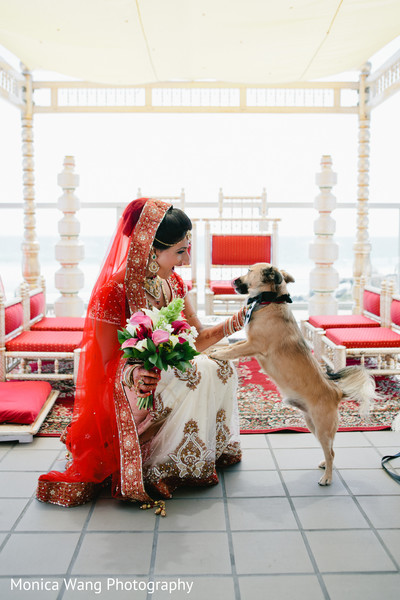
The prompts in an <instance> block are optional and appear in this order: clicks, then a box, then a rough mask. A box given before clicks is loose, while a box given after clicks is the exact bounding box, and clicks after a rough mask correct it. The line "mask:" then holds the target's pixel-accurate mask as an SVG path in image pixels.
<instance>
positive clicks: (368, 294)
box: [301, 284, 390, 357]
mask: <svg viewBox="0 0 400 600" xmlns="http://www.w3.org/2000/svg"><path fill="white" fill-rule="evenodd" d="M361 294H362V314H360V315H311V316H310V317H309V318H308V319H307V320H303V321H301V331H302V334H303V336H304V338H305V340H306V342H307V344H308V346H309V347H310V348H311V349H312V350H313V351H314V352H315V354H316V355H317V357H318V355H319V353H320V348H319V341H320V339H321V338H320V335H319V334H320V333H321V332H322V331H326V330H327V329H338V328H340V329H342V328H349V327H350V328H353V327H380V326H381V325H386V324H388V307H389V306H390V296H389V294H388V292H387V289H386V286H385V284H383V287H382V289H379V288H376V287H372V286H368V287H367V286H365V285H364V287H363V289H362V290H361Z"/></svg>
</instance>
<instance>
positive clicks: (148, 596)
mask: <svg viewBox="0 0 400 600" xmlns="http://www.w3.org/2000/svg"><path fill="white" fill-rule="evenodd" d="M151 510H154V509H151ZM154 517H155V523H154V529H153V544H152V548H151V556H150V568H149V575H148V581H154V572H155V567H156V557H157V546H158V532H159V529H160V519H163V518H164V517H161V516H160V515H154ZM165 518H168V517H165ZM146 600H152V594H151V593H150V589H148V590H147V594H146Z"/></svg>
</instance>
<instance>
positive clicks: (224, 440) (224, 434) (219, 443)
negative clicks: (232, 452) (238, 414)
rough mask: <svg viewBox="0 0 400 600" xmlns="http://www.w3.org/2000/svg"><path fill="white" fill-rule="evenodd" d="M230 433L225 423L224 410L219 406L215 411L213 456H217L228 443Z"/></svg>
mask: <svg viewBox="0 0 400 600" xmlns="http://www.w3.org/2000/svg"><path fill="white" fill-rule="evenodd" d="M230 437H231V433H230V431H229V427H228V425H227V424H226V412H225V410H224V409H223V408H221V409H220V410H219V411H218V412H217V427H216V443H215V458H217V459H218V458H219V457H220V456H221V454H222V452H223V451H224V449H225V448H226V446H227V445H228V443H229V438H230Z"/></svg>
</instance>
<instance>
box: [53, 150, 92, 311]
mask: <svg viewBox="0 0 400 600" xmlns="http://www.w3.org/2000/svg"><path fill="white" fill-rule="evenodd" d="M74 168H75V159H74V157H73V156H66V157H65V158H64V169H63V170H62V172H61V173H60V174H59V175H58V178H57V181H58V185H59V186H60V187H62V189H63V194H62V196H60V198H59V199H58V208H59V209H60V210H61V211H62V212H63V213H64V216H63V218H62V219H61V221H59V223H58V232H59V234H60V237H61V240H60V241H59V242H58V243H57V244H56V247H55V257H56V259H57V260H58V262H60V263H61V268H60V269H58V271H57V272H56V274H55V278H54V279H55V286H56V288H57V289H58V290H59V291H60V293H61V296H60V297H59V298H57V300H56V301H55V303H54V312H55V314H56V316H58V317H80V316H82V315H83V312H84V302H83V300H82V298H80V297H79V296H78V292H79V290H80V289H82V287H83V283H84V277H83V273H82V271H81V269H80V268H79V267H78V263H79V261H81V260H82V259H83V258H84V255H85V251H84V247H83V244H82V242H80V241H79V232H80V223H79V221H78V219H77V218H76V216H75V213H76V211H78V210H79V209H80V202H79V199H78V198H77V197H76V196H75V194H74V191H75V188H76V187H77V186H78V185H79V175H77V174H76V173H74Z"/></svg>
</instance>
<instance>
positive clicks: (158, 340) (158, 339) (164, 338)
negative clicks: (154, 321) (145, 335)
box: [151, 329, 169, 346]
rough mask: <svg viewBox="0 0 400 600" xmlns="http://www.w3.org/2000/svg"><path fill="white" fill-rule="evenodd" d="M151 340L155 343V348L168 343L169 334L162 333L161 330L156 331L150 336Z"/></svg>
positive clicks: (166, 332)
mask: <svg viewBox="0 0 400 600" xmlns="http://www.w3.org/2000/svg"><path fill="white" fill-rule="evenodd" d="M151 339H152V340H153V342H154V343H155V345H156V346H158V345H159V344H162V343H163V342H168V340H169V333H168V331H164V330H163V329H156V330H155V331H154V332H153V335H152V336H151Z"/></svg>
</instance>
